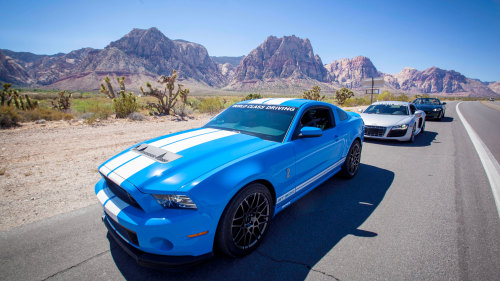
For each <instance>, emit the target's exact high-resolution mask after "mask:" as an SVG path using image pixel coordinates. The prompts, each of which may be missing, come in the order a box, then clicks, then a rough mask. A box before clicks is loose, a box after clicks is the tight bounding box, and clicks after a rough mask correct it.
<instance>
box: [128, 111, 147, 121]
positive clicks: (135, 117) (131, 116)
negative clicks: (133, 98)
mask: <svg viewBox="0 0 500 281" xmlns="http://www.w3.org/2000/svg"><path fill="white" fill-rule="evenodd" d="M127 118H128V119H130V120H134V121H144V119H146V117H144V115H142V113H140V112H132V113H130V114H129V115H128V116H127Z"/></svg>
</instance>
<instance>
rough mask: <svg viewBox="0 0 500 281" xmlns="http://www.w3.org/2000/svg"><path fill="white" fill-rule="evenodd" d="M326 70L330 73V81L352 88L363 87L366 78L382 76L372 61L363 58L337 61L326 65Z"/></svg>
mask: <svg viewBox="0 0 500 281" xmlns="http://www.w3.org/2000/svg"><path fill="white" fill-rule="evenodd" d="M325 68H326V70H327V71H328V81H330V82H333V83H338V84H340V85H344V86H349V87H351V88H357V87H361V80H363V79H365V78H371V77H379V76H381V75H382V73H381V72H379V71H378V70H377V68H376V67H375V66H374V65H373V63H372V62H371V60H370V59H369V58H367V57H363V56H357V57H355V58H353V59H348V58H345V59H341V60H335V61H333V62H331V63H330V64H327V65H325Z"/></svg>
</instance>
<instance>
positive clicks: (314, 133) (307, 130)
mask: <svg viewBox="0 0 500 281" xmlns="http://www.w3.org/2000/svg"><path fill="white" fill-rule="evenodd" d="M322 135H323V130H321V129H320V128H316V127H304V128H302V129H300V134H299V137H301V138H314V137H321V136H322Z"/></svg>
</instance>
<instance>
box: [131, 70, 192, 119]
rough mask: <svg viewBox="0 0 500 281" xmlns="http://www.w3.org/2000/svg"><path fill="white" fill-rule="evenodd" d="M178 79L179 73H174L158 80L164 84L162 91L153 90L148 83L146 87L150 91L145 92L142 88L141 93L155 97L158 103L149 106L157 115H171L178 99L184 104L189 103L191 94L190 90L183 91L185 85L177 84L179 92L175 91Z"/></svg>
mask: <svg viewBox="0 0 500 281" xmlns="http://www.w3.org/2000/svg"><path fill="white" fill-rule="evenodd" d="M176 79H177V71H175V70H173V71H172V76H165V75H162V76H161V77H160V78H159V79H158V83H160V84H164V85H165V89H164V90H160V89H158V88H156V87H155V88H153V86H152V85H151V83H149V82H147V83H146V87H147V89H148V91H147V92H146V91H144V89H143V88H142V87H141V92H142V93H143V94H144V95H145V96H152V97H155V98H156V99H157V100H158V102H156V103H148V106H149V107H150V108H151V109H152V110H153V111H156V112H155V114H158V115H169V114H170V112H171V111H172V109H173V108H174V106H175V105H176V103H177V101H178V100H179V99H178V98H180V99H181V102H182V103H184V104H185V103H186V102H187V97H188V94H189V89H183V88H182V87H183V85H181V84H177V91H175V80H176Z"/></svg>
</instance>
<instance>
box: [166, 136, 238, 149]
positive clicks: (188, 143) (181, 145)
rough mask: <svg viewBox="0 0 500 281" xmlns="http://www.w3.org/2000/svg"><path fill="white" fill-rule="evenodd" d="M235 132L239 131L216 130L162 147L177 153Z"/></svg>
mask: <svg viewBox="0 0 500 281" xmlns="http://www.w3.org/2000/svg"><path fill="white" fill-rule="evenodd" d="M235 134H237V132H231V131H219V132H216V133H212V134H206V135H202V136H197V137H193V138H190V139H187V140H184V141H180V142H176V143H173V144H170V145H167V146H164V147H162V148H163V149H165V150H167V151H170V152H173V153H177V152H179V151H182V150H186V149H188V148H191V147H194V146H197V145H200V144H202V143H206V142H209V141H213V140H216V139H220V138H223V137H228V136H232V135H235Z"/></svg>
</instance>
